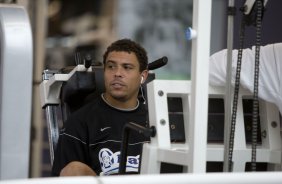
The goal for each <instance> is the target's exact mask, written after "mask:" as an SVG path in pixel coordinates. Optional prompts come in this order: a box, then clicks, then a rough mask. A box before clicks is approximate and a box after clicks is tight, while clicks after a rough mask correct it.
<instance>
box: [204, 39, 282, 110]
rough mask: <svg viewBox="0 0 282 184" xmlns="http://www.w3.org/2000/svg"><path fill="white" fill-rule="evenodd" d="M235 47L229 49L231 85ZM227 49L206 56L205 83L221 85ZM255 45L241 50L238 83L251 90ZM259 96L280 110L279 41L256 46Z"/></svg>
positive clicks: (281, 65)
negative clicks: (206, 72) (207, 60)
mask: <svg viewBox="0 0 282 184" xmlns="http://www.w3.org/2000/svg"><path fill="white" fill-rule="evenodd" d="M237 55H238V50H233V52H232V84H233V85H234V82H235V73H236V67H237ZM226 63H227V50H226V49H225V50H222V51H219V52H217V53H215V54H213V55H212V56H211V57H210V64H209V65H210V70H209V83H210V85H213V86H225V82H226V81H225V80H226ZM254 64H255V47H253V48H252V49H244V50H243V57H242V66H241V78H240V84H241V85H242V86H243V87H244V88H246V89H248V90H249V91H251V92H252V91H253V85H254V82H253V81H254ZM259 74H260V75H259V97H260V98H262V99H264V100H266V101H268V102H272V103H274V104H276V106H277V107H278V108H279V110H280V112H282V93H281V92H282V89H281V88H282V43H276V44H269V45H266V46H262V47H261V48H260V71H259Z"/></svg>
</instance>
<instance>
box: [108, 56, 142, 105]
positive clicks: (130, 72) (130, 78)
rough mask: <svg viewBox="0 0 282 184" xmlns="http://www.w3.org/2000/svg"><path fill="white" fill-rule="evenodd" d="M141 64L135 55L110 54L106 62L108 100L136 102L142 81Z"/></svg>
mask: <svg viewBox="0 0 282 184" xmlns="http://www.w3.org/2000/svg"><path fill="white" fill-rule="evenodd" d="M139 67H140V66H139V62H138V60H137V57H136V55H135V53H133V52H131V53H130V54H129V53H128V52H123V51H113V52H110V53H109V55H108V57H107V59H106V62H105V72H104V78H105V87H106V97H107V98H108V99H107V100H110V101H111V100H117V101H122V102H126V101H128V100H136V98H137V95H138V90H139V86H140V81H141V76H142V75H141V73H140V72H139Z"/></svg>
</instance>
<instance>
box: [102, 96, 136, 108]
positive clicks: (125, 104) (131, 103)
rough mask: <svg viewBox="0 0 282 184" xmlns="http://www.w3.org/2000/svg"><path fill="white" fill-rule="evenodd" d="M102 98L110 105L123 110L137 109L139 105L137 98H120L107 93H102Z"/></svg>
mask: <svg viewBox="0 0 282 184" xmlns="http://www.w3.org/2000/svg"><path fill="white" fill-rule="evenodd" d="M102 98H103V99H104V101H105V102H106V103H107V104H108V105H110V106H112V107H114V108H117V109H122V110H133V109H136V108H137V107H138V105H139V101H138V99H137V98H133V99H131V100H119V99H115V98H113V97H111V96H110V95H108V94H106V93H103V94H102Z"/></svg>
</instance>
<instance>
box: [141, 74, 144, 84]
mask: <svg viewBox="0 0 282 184" xmlns="http://www.w3.org/2000/svg"><path fill="white" fill-rule="evenodd" d="M143 79H144V77H143V76H142V77H141V84H142V83H143Z"/></svg>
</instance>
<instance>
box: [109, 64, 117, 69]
mask: <svg viewBox="0 0 282 184" xmlns="http://www.w3.org/2000/svg"><path fill="white" fill-rule="evenodd" d="M114 67H115V66H114V65H107V68H109V69H113V68H114Z"/></svg>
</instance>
